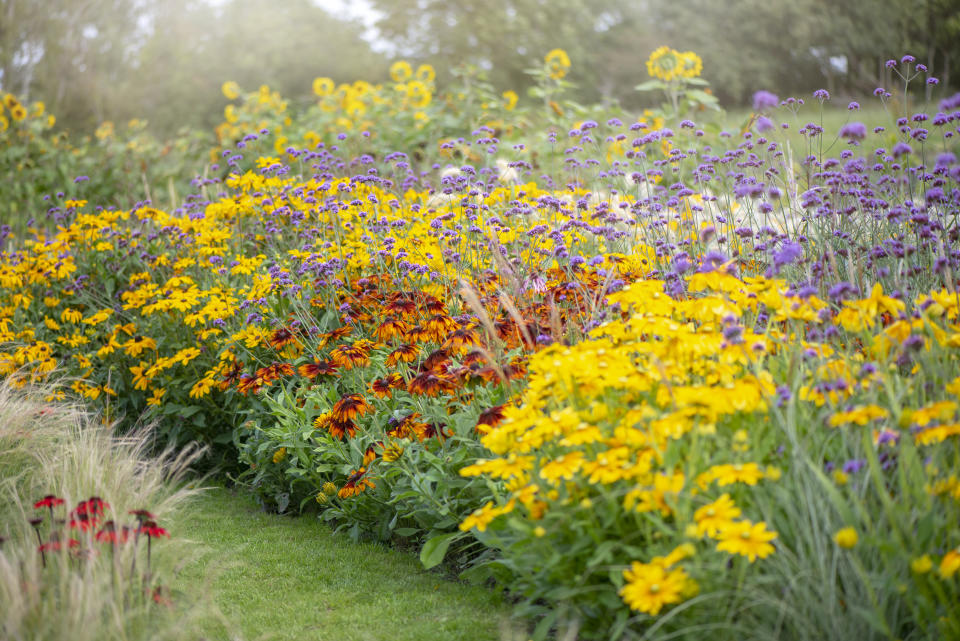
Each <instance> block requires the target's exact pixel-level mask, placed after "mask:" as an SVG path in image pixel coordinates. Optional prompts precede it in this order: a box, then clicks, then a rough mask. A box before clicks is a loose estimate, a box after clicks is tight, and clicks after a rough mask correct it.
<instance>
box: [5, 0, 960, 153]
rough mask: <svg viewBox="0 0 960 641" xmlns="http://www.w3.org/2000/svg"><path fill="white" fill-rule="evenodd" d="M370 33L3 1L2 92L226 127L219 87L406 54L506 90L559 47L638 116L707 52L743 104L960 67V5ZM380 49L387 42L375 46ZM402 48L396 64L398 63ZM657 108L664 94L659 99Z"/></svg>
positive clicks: (183, 3) (583, 17)
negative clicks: (659, 79)
mask: <svg viewBox="0 0 960 641" xmlns="http://www.w3.org/2000/svg"><path fill="white" fill-rule="evenodd" d="M366 4H367V5H368V6H370V7H371V8H372V9H374V10H375V11H376V12H378V14H379V19H378V21H377V24H376V29H377V32H378V35H377V38H376V40H375V41H374V42H375V45H376V46H375V47H371V44H370V42H368V41H367V40H365V39H364V31H365V29H364V27H363V26H362V25H361V24H359V23H357V22H351V21H348V20H345V19H343V18H342V17H339V16H337V15H332V14H331V13H329V12H328V11H327V10H325V9H324V8H323V7H321V6H319V5H318V4H315V3H314V2H312V1H311V0H283V1H282V2H274V1H271V0H162V1H158V2H154V1H151V0H45V1H44V2H37V1H36V0H0V88H2V90H4V91H9V92H13V93H16V94H18V95H20V96H25V97H27V98H28V99H29V100H43V101H44V102H45V103H46V104H47V106H48V108H49V109H50V110H51V111H52V112H53V113H55V114H57V117H58V119H59V123H60V126H62V127H65V128H69V129H73V130H82V131H89V130H90V128H92V127H93V126H95V125H96V124H97V123H99V122H101V121H103V120H107V119H110V120H124V119H128V118H134V117H139V118H146V119H147V120H149V122H150V124H151V127H152V128H153V129H154V130H155V131H157V132H158V133H162V134H171V133H174V132H175V131H176V130H177V129H178V128H180V127H183V126H199V127H206V126H209V125H210V124H212V123H213V122H215V121H218V120H219V119H220V117H221V110H222V106H223V98H222V96H221V95H220V84H221V83H222V82H223V81H225V80H235V81H237V82H238V83H239V84H240V85H241V86H242V87H244V88H245V89H255V88H256V87H258V86H259V85H260V84H269V85H270V86H271V87H272V88H274V89H277V90H278V91H280V92H281V94H283V95H284V96H285V97H287V98H290V99H292V100H307V99H309V94H310V87H311V81H312V79H313V78H315V77H317V76H329V77H331V78H333V79H334V80H337V81H351V80H354V79H358V78H362V79H366V80H370V81H377V80H381V79H383V78H385V77H386V70H387V68H388V66H389V62H390V59H391V58H396V57H403V58H406V59H409V60H411V61H412V62H429V63H431V64H432V65H433V66H434V67H435V68H436V69H437V72H438V74H439V78H438V81H439V82H440V83H441V84H442V83H443V81H444V77H445V76H447V75H448V74H449V73H450V70H451V68H452V67H453V66H455V65H456V64H458V63H461V62H470V63H473V64H476V65H478V66H480V67H481V68H482V69H485V70H486V71H487V73H488V75H489V78H490V80H491V82H493V83H494V84H495V85H496V86H498V87H501V88H503V89H506V88H513V89H517V90H522V89H523V88H524V87H525V86H527V85H529V83H530V79H529V77H528V76H527V75H526V74H525V73H524V70H525V69H526V68H528V67H530V66H531V65H532V64H535V63H536V62H538V61H539V60H541V59H542V56H543V54H544V53H545V52H547V51H549V50H550V49H553V48H555V47H560V48H563V49H565V50H567V51H568V52H569V54H570V57H571V59H572V60H573V69H572V71H571V76H570V79H571V80H572V81H573V82H574V83H576V85H577V90H576V91H577V98H579V99H581V100H584V101H594V100H605V101H619V102H620V103H621V104H624V105H627V106H637V105H639V104H641V102H640V101H642V100H644V99H645V98H644V97H643V96H641V95H640V94H637V93H636V92H635V91H634V90H633V87H634V86H635V85H636V84H638V83H640V82H642V81H644V80H645V79H646V70H645V67H644V61H645V60H646V57H647V55H648V54H649V53H650V51H652V50H653V49H655V48H656V47H658V46H660V45H663V44H667V45H670V46H671V47H674V48H677V49H680V50H693V51H695V52H697V53H698V54H699V55H700V56H701V57H702V58H703V61H704V71H703V75H704V77H705V78H707V79H709V80H710V81H711V84H712V87H713V90H714V92H715V93H716V94H717V95H718V97H719V98H720V99H721V102H722V103H723V104H725V105H726V106H737V105H741V104H745V103H746V102H747V101H748V99H749V96H750V95H751V94H752V92H753V91H755V90H757V89H760V88H764V89H768V90H771V91H774V92H777V93H780V94H784V93H786V92H790V91H794V92H797V91H801V90H812V89H814V88H817V87H826V88H828V89H830V90H831V91H832V92H833V93H838V94H845V95H851V96H859V95H863V94H866V93H869V92H870V91H872V90H873V88H874V87H876V86H886V87H890V86H894V84H895V82H896V81H895V80H894V78H892V77H891V76H890V73H891V72H890V71H889V70H887V69H886V68H885V67H884V64H883V63H884V61H885V60H887V59H889V58H893V57H899V56H900V55H901V54H903V53H908V52H909V53H912V54H913V55H915V56H916V57H917V59H918V61H919V62H923V63H924V64H926V65H927V66H928V67H929V68H931V69H932V70H934V72H935V73H936V75H937V76H938V77H939V78H940V80H941V84H940V86H939V87H937V88H936V91H937V92H940V93H946V92H947V91H949V90H950V87H951V86H952V85H956V84H957V78H956V76H957V73H956V72H955V70H956V69H958V68H960V46H958V45H957V42H960V0H844V2H835V1H832V0H790V1H789V2H787V1H786V0H737V1H736V2H729V3H727V2H717V1H716V0H484V1H483V2H477V1H476V0H367V3H366ZM375 49H376V50H375ZM384 50H386V51H389V52H390V55H387V54H385V53H382V51H384ZM646 99H647V100H649V99H650V98H649V97H648V98H646Z"/></svg>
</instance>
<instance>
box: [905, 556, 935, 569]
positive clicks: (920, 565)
mask: <svg viewBox="0 0 960 641" xmlns="http://www.w3.org/2000/svg"><path fill="white" fill-rule="evenodd" d="M910 569H911V570H912V571H913V572H915V573H916V574H926V573H927V572H929V571H930V570H932V569H933V560H932V559H931V558H930V555H929V554H924V555H923V556H921V557H919V558H916V559H914V560H913V561H910Z"/></svg>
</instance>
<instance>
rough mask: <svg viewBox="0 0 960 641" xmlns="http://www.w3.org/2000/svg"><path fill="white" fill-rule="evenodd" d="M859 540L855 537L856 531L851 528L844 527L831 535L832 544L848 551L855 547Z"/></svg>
mask: <svg viewBox="0 0 960 641" xmlns="http://www.w3.org/2000/svg"><path fill="white" fill-rule="evenodd" d="M859 540H860V537H858V536H857V531H856V530H855V529H853V528H852V527H845V528H843V529H841V530H838V531H837V533H836V534H834V535H833V541H834V543H836V544H837V545H839V546H840V547H842V548H845V549H848V550H849V549H850V548H852V547H853V546H855V545H856V544H857V541H859Z"/></svg>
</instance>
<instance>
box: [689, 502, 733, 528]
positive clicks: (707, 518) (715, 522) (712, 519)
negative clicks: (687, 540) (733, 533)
mask: <svg viewBox="0 0 960 641" xmlns="http://www.w3.org/2000/svg"><path fill="white" fill-rule="evenodd" d="M739 516H740V508H738V507H737V506H736V505H734V503H733V499H731V498H730V495H729V494H724V495H723V496H721V497H720V498H718V499H717V500H716V501H714V502H713V503H709V504H707V505H704V506H703V507H701V508H700V509H698V510H697V511H696V512H694V513H693V519H694V520H695V521H696V522H697V536H703V535H704V534H706V535H708V536H715V535H716V534H717V533H718V532H720V531H721V530H723V529H725V528H726V526H728V525H730V523H731V522H732V521H733V520H734V519H736V518H738V517H739Z"/></svg>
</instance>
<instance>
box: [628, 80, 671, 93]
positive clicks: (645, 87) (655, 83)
mask: <svg viewBox="0 0 960 641" xmlns="http://www.w3.org/2000/svg"><path fill="white" fill-rule="evenodd" d="M666 88H667V85H666V84H665V83H663V82H662V81H660V80H648V81H646V82H641V83H640V84H639V85H637V86H636V87H634V89H636V90H637V91H654V90H655V89H666Z"/></svg>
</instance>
